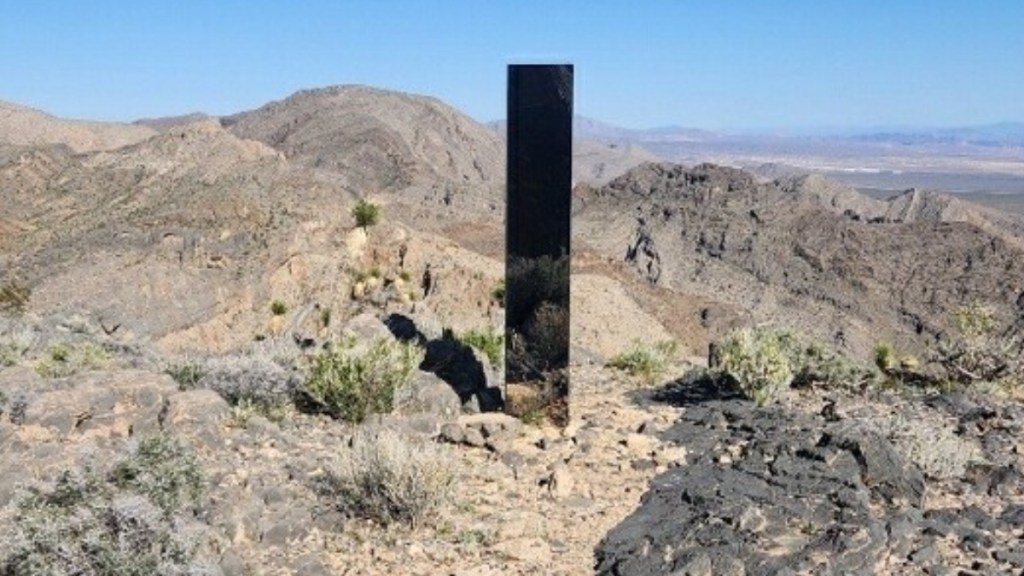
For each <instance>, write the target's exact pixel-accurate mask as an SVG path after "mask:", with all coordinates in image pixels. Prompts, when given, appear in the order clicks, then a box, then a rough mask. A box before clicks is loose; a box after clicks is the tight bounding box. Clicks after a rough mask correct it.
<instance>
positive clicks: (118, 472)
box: [109, 435, 203, 513]
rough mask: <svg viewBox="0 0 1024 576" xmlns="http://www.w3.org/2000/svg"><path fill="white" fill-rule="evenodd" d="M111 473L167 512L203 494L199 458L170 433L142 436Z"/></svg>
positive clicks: (117, 482)
mask: <svg viewBox="0 0 1024 576" xmlns="http://www.w3.org/2000/svg"><path fill="white" fill-rule="evenodd" d="M109 477H110V481H111V482H112V483H113V484H114V485H115V486H117V487H118V488H120V489H122V490H129V491H132V492H137V493H139V494H142V495H143V496H145V497H146V498H148V499H149V500H150V501H152V502H153V503H154V504H156V505H157V506H158V507H159V508H160V509H161V510H162V511H163V512H164V513H170V512H172V511H174V510H178V509H180V508H182V507H183V506H186V505H188V504H189V503H194V502H198V501H199V499H200V498H201V497H202V494H203V475H202V471H201V469H200V467H199V461H198V460H196V457H195V455H194V454H192V452H191V451H190V450H189V449H188V448H187V447H186V446H185V445H184V444H183V443H182V442H180V441H179V440H177V439H176V438H174V437H173V436H168V435H155V436H149V437H147V438H143V439H142V440H140V441H139V444H138V446H137V447H136V448H135V450H134V452H132V454H131V455H130V456H128V457H127V458H125V459H123V460H121V461H120V462H118V463H117V465H115V466H114V468H113V470H111V472H110V475H109Z"/></svg>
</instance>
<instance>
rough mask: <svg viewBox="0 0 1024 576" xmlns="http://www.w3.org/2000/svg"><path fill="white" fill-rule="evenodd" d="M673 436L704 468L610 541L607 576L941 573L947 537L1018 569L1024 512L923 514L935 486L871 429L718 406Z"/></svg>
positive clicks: (678, 476) (653, 493) (654, 489)
mask: <svg viewBox="0 0 1024 576" xmlns="http://www.w3.org/2000/svg"><path fill="white" fill-rule="evenodd" d="M691 402H692V400H691ZM662 437H663V439H664V440H667V441H670V442H674V443H677V444H680V445H683V446H686V447H687V449H688V453H689V454H691V457H690V461H689V462H688V463H687V465H684V466H680V467H677V468H672V469H670V470H669V471H667V472H665V473H663V474H661V475H660V476H658V477H656V478H655V479H654V480H653V481H652V484H651V486H650V490H649V491H648V492H647V493H646V494H645V495H644V496H643V498H642V500H641V505H640V507H639V509H637V510H636V512H634V513H633V514H632V515H631V516H629V517H628V518H626V520H624V521H623V522H622V523H620V524H619V525H618V526H617V527H615V528H614V529H613V530H611V531H610V532H609V533H608V534H607V536H606V537H605V538H604V540H603V541H602V542H601V543H600V544H599V545H598V547H597V549H596V560H597V566H596V568H597V573H599V574H608V575H616V576H627V575H628V576H639V575H655V574H670V573H671V574H727V573H728V574H732V573H736V574H747V575H762V574H763V575H769V574H865V575H867V574H878V573H882V572H885V573H922V570H924V571H926V572H924V573H931V572H930V570H932V569H939V568H941V567H942V566H944V565H947V564H948V561H949V559H948V557H943V556H942V555H941V554H939V552H938V548H936V541H937V539H944V540H946V541H947V542H953V543H955V544H954V545H955V549H956V554H959V555H961V557H963V558H969V559H970V558H973V559H974V560H975V561H981V560H985V562H991V563H992V564H991V565H990V564H985V566H988V567H989V568H993V569H995V568H994V567H995V566H996V565H1000V566H1002V567H1007V565H1011V566H1012V565H1013V562H1014V561H1015V560H1016V556H1014V551H1015V548H1014V547H1013V546H1012V545H1010V543H1009V542H1008V541H1006V538H1005V535H1007V534H1012V533H1013V531H1014V529H1015V528H1014V522H1017V523H1019V522H1020V511H1019V510H1017V508H1015V507H1013V506H1012V505H1011V506H1008V507H1007V508H1006V510H1005V511H1003V512H1002V513H1001V515H1000V514H995V515H994V514H992V513H990V512H989V511H986V510H983V509H981V508H979V507H978V506H974V505H964V506H963V507H953V508H942V509H933V510H928V511H924V510H922V506H923V503H924V502H923V495H924V492H925V479H924V476H923V475H922V473H921V472H920V471H919V470H918V469H917V467H916V466H915V465H914V464H912V463H910V462H908V461H907V460H906V459H905V458H903V457H902V456H901V453H900V452H899V451H898V450H897V449H896V448H895V447H894V446H893V445H892V444H891V443H890V441H889V440H888V439H887V438H886V437H885V436H884V435H883V434H882V433H881V432H879V431H877V430H875V429H874V428H872V427H871V426H870V425H868V424H866V423H864V422H861V421H858V420H855V419H841V420H838V421H827V420H825V419H824V418H823V417H821V416H819V415H808V414H804V413H798V412H794V411H792V410H789V409H786V408H782V407H769V408H763V409H758V408H755V407H754V405H753V404H751V403H748V402H745V401H743V400H738V399H710V400H704V401H700V402H698V403H691V404H689V405H687V406H686V409H685V411H684V412H683V414H682V416H681V418H680V419H679V421H678V422H677V423H676V424H675V425H674V426H673V427H672V428H670V429H668V430H667V431H665V432H664V433H663V434H662ZM1008 486H1012V489H1013V490H1015V491H1016V492H1014V494H1015V495H1017V496H1019V494H1020V488H1021V487H1022V483H1020V482H1010V484H1009V485H1008ZM1010 500H1012V498H1011V499H1010ZM996 552H999V556H995V554H996ZM911 563H912V564H911ZM737 564H738V565H739V566H740V567H739V568H737ZM968 565H970V564H968ZM894 567H902V569H905V570H908V571H907V572H901V571H899V570H897V572H892V570H893V569H894ZM1000 569H1001V568H1000Z"/></svg>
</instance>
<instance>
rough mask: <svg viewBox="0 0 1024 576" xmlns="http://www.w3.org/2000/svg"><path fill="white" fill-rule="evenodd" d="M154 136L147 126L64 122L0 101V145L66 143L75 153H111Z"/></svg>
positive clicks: (77, 121)
mask: <svg viewBox="0 0 1024 576" xmlns="http://www.w3.org/2000/svg"><path fill="white" fill-rule="evenodd" d="M153 134H154V131H153V130H152V129H150V128H147V127H145V126H132V125H130V124H121V123H116V122H87V121H82V120H64V119H61V118H56V117H54V116H50V115H49V114H46V113H45V112H41V111H39V110H35V109H32V108H27V107H25V106H19V105H17V104H10V103H7V102H0V144H11V145H16V146H39V145H45V144H64V145H66V146H68V147H70V148H71V149H72V150H74V151H75V152H88V151H93V150H112V149H114V148H120V147H121V146H125V145H127V144H133V143H135V142H139V141H141V140H144V139H146V138H148V137H150V136H152V135H153Z"/></svg>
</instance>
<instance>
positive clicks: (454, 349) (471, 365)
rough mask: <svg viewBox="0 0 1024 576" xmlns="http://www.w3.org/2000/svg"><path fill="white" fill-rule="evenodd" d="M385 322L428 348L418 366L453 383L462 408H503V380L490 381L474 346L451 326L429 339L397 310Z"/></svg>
mask: <svg viewBox="0 0 1024 576" xmlns="http://www.w3.org/2000/svg"><path fill="white" fill-rule="evenodd" d="M384 325H385V326H387V328H388V330H390V331H391V334H393V335H394V336H395V338H397V339H399V340H401V341H403V342H412V343H415V344H416V345H418V346H420V347H422V348H423V349H424V350H425V351H426V355H425V357H424V358H423V362H422V363H420V366H419V369H420V370H422V371H424V372H429V373H431V374H434V375H435V376H437V377H438V378H440V379H441V380H442V381H444V382H445V383H446V384H448V385H449V386H451V388H452V390H453V391H454V392H455V393H456V394H457V395H458V397H459V402H460V403H461V404H462V406H463V408H466V407H469V406H474V405H475V407H476V408H478V409H479V411H480V412H500V411H501V410H502V409H504V400H503V398H502V394H501V388H500V383H499V384H498V386H491V385H490V383H489V382H488V379H487V371H486V369H485V368H484V365H483V363H481V362H480V360H479V359H478V358H477V356H476V354H475V353H474V351H473V348H471V347H470V346H467V345H465V344H463V343H462V342H459V341H458V340H457V339H456V338H455V335H454V334H452V331H451V330H449V329H445V330H444V331H443V332H442V334H441V337H440V338H435V339H430V338H428V337H427V336H426V335H425V334H423V332H422V331H420V329H419V328H418V327H417V326H416V322H415V321H414V320H413V319H412V318H409V317H408V316H405V315H403V314H398V313H392V314H390V315H388V317H387V318H385V319H384Z"/></svg>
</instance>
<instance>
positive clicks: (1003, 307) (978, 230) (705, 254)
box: [575, 164, 1024, 359]
mask: <svg viewBox="0 0 1024 576" xmlns="http://www.w3.org/2000/svg"><path fill="white" fill-rule="evenodd" d="M810 184H811V186H808V181H807V180H804V181H803V182H802V185H801V183H799V182H798V183H797V184H796V185H795V186H794V185H793V182H792V181H788V182H784V183H782V184H778V183H759V182H757V181H756V180H755V179H754V177H753V176H752V175H750V174H748V173H745V172H742V171H739V170H735V169H730V168H723V167H718V166H714V165H701V166H697V167H695V168H693V169H686V168H684V167H682V166H678V165H672V164H645V165H643V166H641V167H638V168H636V169H634V170H631V171H630V172H628V173H626V174H625V175H623V176H621V177H619V178H617V179H615V180H613V181H612V182H610V183H609V184H607V185H606V186H604V187H601V188H596V189H585V190H581V191H578V192H577V194H578V198H579V199H580V201H579V202H578V204H579V207H578V209H577V212H576V214H575V218H576V220H575V223H576V227H577V229H578V230H579V234H580V236H581V237H582V238H586V239H587V240H586V242H587V244H589V245H590V246H593V247H594V248H595V249H596V250H598V251H599V252H601V253H603V254H605V255H607V256H609V257H613V258H617V259H621V260H624V261H626V262H629V263H630V264H632V265H633V266H634V267H635V268H636V271H637V273H638V274H640V275H641V276H642V277H644V278H646V279H647V280H648V281H649V282H651V283H654V284H658V285H663V286H667V287H670V288H672V289H673V290H678V291H682V292H684V293H688V294H699V295H702V296H705V297H709V298H711V297H713V298H715V299H717V300H719V301H722V302H725V303H728V304H730V305H732V306H735V307H736V308H738V309H739V310H742V311H745V312H747V313H749V314H750V315H751V320H752V321H754V322H773V323H776V324H779V325H783V326H789V327H793V328H797V329H799V330H801V331H804V332H806V333H810V334H813V335H814V336H815V337H817V338H819V339H821V340H823V341H825V342H829V343H831V344H834V345H837V346H840V347H842V348H846V349H848V350H849V351H850V352H852V353H854V354H855V355H858V356H860V357H863V358H865V359H866V358H867V357H868V356H869V353H870V350H871V349H872V347H873V346H874V344H876V343H877V342H878V341H880V340H882V339H891V340H895V341H897V342H900V343H901V344H902V345H904V346H912V347H913V349H915V350H923V349H924V347H925V346H926V345H928V344H930V343H934V341H935V340H936V339H938V338H941V337H942V336H943V334H946V333H947V332H948V330H950V327H951V325H950V322H951V320H952V319H951V317H950V316H951V314H950V311H951V310H953V309H955V308H956V307H957V306H962V305H966V304H969V303H971V302H975V301H977V302H979V303H985V304H991V305H993V306H995V307H996V308H997V309H998V310H999V313H1000V315H1001V317H1003V318H1005V319H1010V320H1013V319H1016V318H1017V317H1018V315H1019V314H1020V309H1019V306H1020V302H1021V297H1022V295H1024V267H1022V265H1021V264H1020V262H1021V256H1022V253H1021V250H1020V249H1019V248H1018V247H1017V246H1016V245H1015V244H1013V243H1011V242H1008V241H1007V240H1006V239H1004V237H1003V236H1002V235H996V234H993V233H992V232H990V231H987V230H986V228H983V227H980V226H978V225H977V224H975V223H974V222H972V221H971V220H972V219H973V217H971V218H969V217H968V216H969V215H974V214H980V212H975V211H973V210H970V211H965V212H963V213H960V214H952V213H944V216H943V217H942V218H938V217H935V218H923V217H922V218H908V217H907V212H906V211H904V212H900V211H899V208H898V206H899V202H902V201H903V200H902V199H901V198H897V199H895V200H893V201H892V202H891V203H889V204H886V203H879V202H877V201H871V200H870V199H864V198H856V192H854V191H852V190H848V189H843V188H841V187H837V186H832V185H827V186H822V185H821V184H822V182H821V181H817V182H816V183H815V181H814V180H811V181H810ZM807 188H810V189H812V190H811V191H810V192H808V191H807V190H805V189H807ZM879 213H881V214H886V215H888V216H889V217H888V218H882V219H872V218H874V217H875V216H874V215H875V214H879ZM862 214H863V216H862ZM865 217H866V218H865ZM961 219H962V220H961ZM983 224H984V222H983ZM995 226H996V224H986V227H987V228H989V229H992V228H994V227H995Z"/></svg>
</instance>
